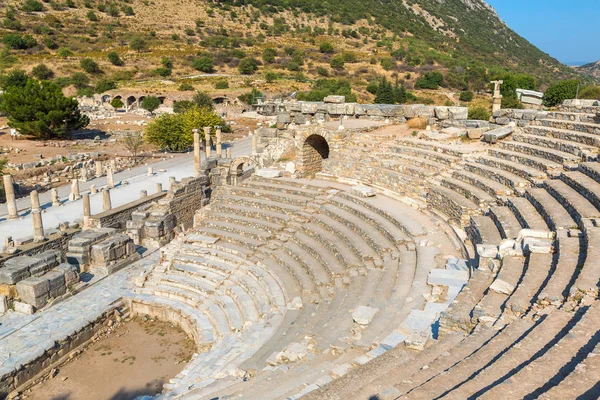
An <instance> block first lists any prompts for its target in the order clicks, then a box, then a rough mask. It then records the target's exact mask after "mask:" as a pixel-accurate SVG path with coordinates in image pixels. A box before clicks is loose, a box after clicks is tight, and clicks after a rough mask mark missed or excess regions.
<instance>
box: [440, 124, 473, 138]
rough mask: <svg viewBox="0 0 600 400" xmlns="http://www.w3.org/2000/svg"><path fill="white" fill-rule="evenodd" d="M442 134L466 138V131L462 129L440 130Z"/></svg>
mask: <svg viewBox="0 0 600 400" xmlns="http://www.w3.org/2000/svg"><path fill="white" fill-rule="evenodd" d="M442 133H445V134H447V135H452V136H454V137H457V138H458V137H463V136H466V135H467V130H466V129H463V128H456V127H450V128H444V129H442Z"/></svg>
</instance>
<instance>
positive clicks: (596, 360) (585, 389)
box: [541, 343, 600, 399]
mask: <svg viewBox="0 0 600 400" xmlns="http://www.w3.org/2000/svg"><path fill="white" fill-rule="evenodd" d="M585 347H586V348H585V349H583V348H582V350H583V351H579V352H578V354H579V355H583V354H586V352H587V351H588V349H589V347H592V343H590V344H589V346H587V345H586V346H585ZM579 359H580V360H579V361H580V362H579V363H578V366H579V365H581V366H583V367H580V368H575V369H574V370H573V371H570V373H569V375H567V376H566V377H565V378H564V379H562V380H561V381H560V382H558V383H557V384H556V385H555V386H553V387H551V388H549V389H548V391H547V392H546V393H544V395H543V396H544V397H541V398H545V399H568V398H573V399H593V398H594V396H596V397H597V396H598V376H600V344H596V347H595V348H593V349H592V350H591V351H590V352H588V353H587V355H586V356H585V358H584V359H583V360H581V356H579Z"/></svg>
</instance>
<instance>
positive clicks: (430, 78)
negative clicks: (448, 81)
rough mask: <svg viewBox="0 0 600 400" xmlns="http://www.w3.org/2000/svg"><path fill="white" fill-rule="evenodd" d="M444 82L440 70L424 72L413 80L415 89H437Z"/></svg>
mask: <svg viewBox="0 0 600 400" xmlns="http://www.w3.org/2000/svg"><path fill="white" fill-rule="evenodd" d="M443 84H444V75H442V73H441V72H426V73H425V74H424V75H423V76H422V77H420V78H419V79H417V81H416V82H415V88H417V89H437V88H439V87H440V86H443Z"/></svg>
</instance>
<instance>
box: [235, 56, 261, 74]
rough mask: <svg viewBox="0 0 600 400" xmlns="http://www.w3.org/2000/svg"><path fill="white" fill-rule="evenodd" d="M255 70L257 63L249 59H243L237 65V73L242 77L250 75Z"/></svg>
mask: <svg viewBox="0 0 600 400" xmlns="http://www.w3.org/2000/svg"><path fill="white" fill-rule="evenodd" d="M257 69H258V63H257V62H256V60H255V59H254V58H251V57H246V58H243V59H242V60H241V61H240V63H239V65H238V71H239V72H240V74H242V75H252V74H253V73H255V72H256V70H257Z"/></svg>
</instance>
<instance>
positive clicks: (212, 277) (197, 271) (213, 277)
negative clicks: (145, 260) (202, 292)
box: [170, 260, 229, 290]
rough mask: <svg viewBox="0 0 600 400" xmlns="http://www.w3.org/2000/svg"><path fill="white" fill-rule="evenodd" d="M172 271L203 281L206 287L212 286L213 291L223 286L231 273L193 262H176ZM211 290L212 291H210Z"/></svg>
mask: <svg viewBox="0 0 600 400" xmlns="http://www.w3.org/2000/svg"><path fill="white" fill-rule="evenodd" d="M170 269H171V270H174V271H179V272H181V273H184V274H186V275H188V276H190V278H192V277H195V278H196V279H198V280H203V281H204V284H205V285H210V286H211V287H212V290H214V288H215V287H216V286H218V285H219V284H221V283H222V282H223V281H224V280H225V279H227V276H228V274H229V273H227V272H226V273H224V272H223V271H222V270H220V269H217V268H214V267H212V268H211V266H208V265H202V264H200V263H196V262H194V261H192V260H190V261H185V260H181V261H174V262H173V263H172V264H171V267H170ZM209 290H210V289H209Z"/></svg>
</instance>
